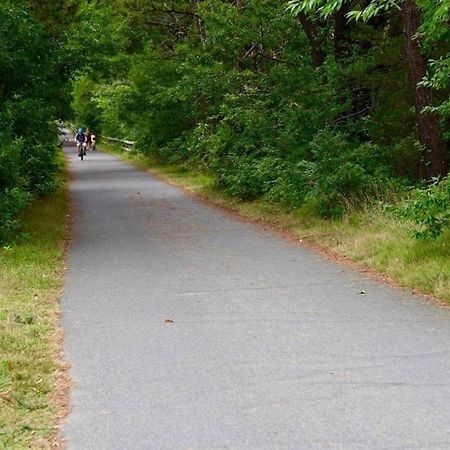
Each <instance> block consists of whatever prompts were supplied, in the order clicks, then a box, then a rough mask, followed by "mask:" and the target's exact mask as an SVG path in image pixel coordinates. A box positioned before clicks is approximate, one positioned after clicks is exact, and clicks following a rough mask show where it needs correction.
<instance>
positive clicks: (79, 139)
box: [75, 128, 86, 156]
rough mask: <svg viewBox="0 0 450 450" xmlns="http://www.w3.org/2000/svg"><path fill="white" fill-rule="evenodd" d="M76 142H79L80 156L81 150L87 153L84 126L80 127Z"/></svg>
mask: <svg viewBox="0 0 450 450" xmlns="http://www.w3.org/2000/svg"><path fill="white" fill-rule="evenodd" d="M75 143H76V144H77V149H78V156H80V155H81V152H83V153H84V154H85V150H84V144H85V143H86V135H85V134H84V131H83V128H78V133H77V134H76V135H75Z"/></svg>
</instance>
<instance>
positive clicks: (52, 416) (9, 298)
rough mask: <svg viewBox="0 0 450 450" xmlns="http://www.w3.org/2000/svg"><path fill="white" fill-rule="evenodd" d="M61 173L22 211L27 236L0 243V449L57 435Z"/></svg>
mask: <svg viewBox="0 0 450 450" xmlns="http://www.w3.org/2000/svg"><path fill="white" fill-rule="evenodd" d="M65 177H66V174H65V172H64V173H63V175H62V178H63V179H62V181H63V183H62V184H63V186H62V187H61V188H60V189H59V190H58V191H57V192H55V193H54V194H52V195H51V196H49V197H47V198H45V199H42V200H38V201H36V202H35V203H34V204H33V205H32V206H31V208H30V209H28V210H27V211H26V212H25V213H24V214H23V216H22V221H23V224H24V226H23V229H24V232H25V237H24V238H22V239H19V241H18V243H17V244H14V245H12V246H11V247H8V248H3V249H0V448H5V449H6V448H7V449H14V448H17V449H23V448H49V446H50V445H51V444H52V443H53V442H55V439H56V423H57V422H56V421H57V416H58V414H60V411H61V408H62V404H61V402H58V401H57V396H58V395H61V390H62V388H63V383H62V379H63V377H62V374H63V373H64V370H63V368H62V365H61V363H60V362H59V351H60V333H59V330H58V313H59V304H58V301H59V297H60V294H61V289H62V277H63V270H64V238H65V234H66V223H67V215H68V208H69V206H68V203H69V202H68V199H67V195H66V180H65Z"/></svg>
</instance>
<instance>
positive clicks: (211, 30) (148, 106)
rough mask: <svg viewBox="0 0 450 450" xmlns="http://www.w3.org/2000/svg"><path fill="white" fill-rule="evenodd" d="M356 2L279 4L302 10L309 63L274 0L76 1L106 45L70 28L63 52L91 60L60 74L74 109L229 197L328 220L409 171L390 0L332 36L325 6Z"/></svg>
mask: <svg viewBox="0 0 450 450" xmlns="http://www.w3.org/2000/svg"><path fill="white" fill-rule="evenodd" d="M425 3H426V2H424V3H423V4H422V3H421V4H420V7H421V8H422V10H423V12H424V15H425V16H426V17H427V19H426V20H425V21H424V28H423V31H422V32H423V33H424V34H427V36H428V38H429V40H428V41H427V42H429V44H427V45H429V46H430V54H431V55H432V56H439V61H443V59H442V58H444V57H446V49H445V48H444V47H442V46H438V48H437V49H436V46H435V45H434V46H433V47H432V45H433V43H434V42H436V40H437V39H441V38H442V34H439V37H438V36H437V35H436V34H434V35H433V36H432V34H433V33H435V32H434V31H433V33H432V32H431V31H430V30H431V28H430V27H431V25H427V24H428V23H431V22H432V21H434V23H435V24H436V23H441V24H442V23H443V21H444V22H445V17H444V16H445V14H444V16H443V12H442V8H441V9H440V10H439V11H438V12H436V11H437V10H436V9H435V8H432V7H430V6H426V5H425ZM439 3H440V0H439ZM358 5H359V6H361V5H360V4H359V3H356V2H347V1H344V0H314V1H297V2H290V4H289V7H288V8H290V10H291V12H293V13H295V14H298V13H299V12H302V13H305V14H307V17H308V18H309V20H310V21H311V23H310V26H311V27H313V30H312V31H313V33H312V34H313V35H314V36H315V38H316V39H317V42H318V44H319V47H320V51H321V52H322V53H323V58H322V59H321V60H320V64H312V63H311V52H312V44H313V43H312V41H311V34H308V33H307V32H305V30H306V29H305V28H302V24H301V23H299V21H298V20H297V18H296V17H293V14H289V13H286V3H283V2H273V1H271V0H262V1H261V0H259V1H257V0H246V1H245V2H243V3H241V2H239V4H237V3H236V2H230V1H225V0H201V1H198V2H190V1H184V0H179V1H154V2H151V6H149V5H148V3H147V2H144V1H142V0H126V1H125V0H114V1H112V2H111V1H109V2H106V0H96V1H95V2H82V7H81V8H80V10H79V15H78V16H76V17H77V19H76V22H79V18H81V17H82V16H83V15H85V14H86V11H92V14H90V13H89V14H90V17H91V23H90V24H89V28H90V29H93V30H94V29H95V30H98V29H103V28H104V29H105V30H106V34H107V35H108V39H109V41H108V42H107V43H102V39H103V37H99V38H98V41H96V42H87V41H88V40H89V39H88V38H87V37H86V36H83V35H82V32H81V31H80V33H81V34H79V31H78V30H77V29H76V26H77V25H76V23H74V25H73V26H72V27H75V28H73V32H72V33H71V37H70V44H69V48H70V49H72V51H75V54H83V52H82V51H78V50H77V49H78V48H79V49H85V50H84V51H85V52H87V53H88V54H89V56H90V57H89V58H84V59H80V63H79V66H78V69H79V72H78V75H77V76H76V78H75V81H74V84H73V86H74V89H73V95H74V102H73V105H74V109H75V112H76V114H77V118H78V120H79V121H80V123H82V124H83V125H85V126H91V127H95V128H96V129H97V131H99V132H101V133H104V134H108V135H112V136H114V137H126V138H128V139H132V140H135V141H136V142H137V145H136V149H137V150H138V151H139V152H142V153H145V154H148V155H151V156H153V157H156V158H157V159H159V160H160V161H161V162H168V163H174V162H175V163H177V164H180V165H183V166H185V167H188V168H193V169H194V170H196V171H198V172H200V173H206V174H208V176H211V177H212V178H213V179H214V185H215V187H216V188H218V189H221V190H223V191H224V192H226V193H227V194H228V195H231V196H234V197H236V198H238V199H243V200H253V199H258V198H262V199H264V201H267V202H272V203H274V202H275V203H280V204H283V205H284V206H286V207H288V208H297V207H300V206H301V205H302V204H305V203H307V204H309V205H311V204H313V205H314V207H315V209H316V212H318V213H319V214H321V215H322V216H325V217H336V216H339V215H341V214H342V213H343V211H345V210H346V209H348V208H349V207H351V208H358V207H359V206H360V205H362V204H364V203H366V202H367V201H378V200H381V199H383V198H387V197H389V196H390V195H391V193H392V191H396V190H398V189H399V188H401V186H403V185H404V178H407V179H409V180H410V181H413V180H414V179H416V178H418V176H419V173H418V167H419V166H420V154H421V147H420V145H419V144H418V136H417V124H416V114H415V111H414V103H413V101H412V98H411V92H410V84H409V82H408V73H407V64H406V60H405V54H404V52H405V50H404V39H403V36H402V31H401V27H400V26H399V25H400V24H399V16H398V6H399V5H400V3H396V2H393V1H383V0H380V1H373V2H368V3H367V2H366V4H365V6H364V7H363V8H362V9H361V10H360V11H359V12H358V13H351V14H350V15H349V17H350V18H354V19H358V20H357V21H355V20H352V21H349V22H346V21H345V20H344V23H343V24H341V26H342V27H343V29H342V30H341V31H342V32H341V34H340V35H339V33H336V29H335V27H336V26H337V25H336V22H335V20H334V18H335V16H336V15H338V14H339V13H340V12H341V10H343V11H344V12H345V14H344V19H345V15H347V14H348V12H349V11H351V10H352V9H357V7H358ZM441 6H442V5H441ZM444 12H445V11H444ZM436 14H437V15H436ZM443 17H444V18H443ZM426 27H428V28H426ZM114 29H117V30H119V32H115V31H114ZM310 31H311V30H310ZM339 36H340V37H339ZM338 39H341V40H343V42H339V41H338ZM332 44H333V45H332ZM340 45H341V47H342V49H343V50H339V49H338V47H339V46H340ZM77 52H78V53H77ZM437 61H438V59H436V66H435V67H436V70H431V71H430V81H429V82H433V83H434V84H435V85H437V83H438V81H437V78H433V79H432V78H431V77H438V76H440V77H441V78H442V80H441V81H440V83H441V85H442V83H443V80H444V78H446V77H445V71H444V70H443V69H441V68H438V67H437V66H438V65H439V64H443V63H441V62H437ZM431 67H433V66H431ZM438 69H439V70H438ZM445 81H446V80H445ZM440 89H441V90H442V91H443V93H445V94H447V93H448V90H446V89H447V87H441V88H440ZM443 95H444V94H443ZM436 107H441V108H442V111H441V112H442V114H443V115H444V112H443V111H444V106H443V104H441V106H438V105H436Z"/></svg>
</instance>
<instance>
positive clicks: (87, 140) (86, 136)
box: [85, 128, 92, 150]
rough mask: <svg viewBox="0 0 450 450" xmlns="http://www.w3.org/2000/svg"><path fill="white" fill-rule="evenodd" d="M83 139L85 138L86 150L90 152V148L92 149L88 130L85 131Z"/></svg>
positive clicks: (90, 134)
mask: <svg viewBox="0 0 450 450" xmlns="http://www.w3.org/2000/svg"><path fill="white" fill-rule="evenodd" d="M85 138H86V148H87V149H88V150H91V148H92V132H91V130H90V129H89V128H88V129H87V130H86V133H85Z"/></svg>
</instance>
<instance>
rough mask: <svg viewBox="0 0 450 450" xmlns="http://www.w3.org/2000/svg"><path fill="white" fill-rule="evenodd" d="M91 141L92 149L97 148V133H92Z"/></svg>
mask: <svg viewBox="0 0 450 450" xmlns="http://www.w3.org/2000/svg"><path fill="white" fill-rule="evenodd" d="M91 141H92V150H97V148H96V146H97V136H96V135H95V133H92V136H91Z"/></svg>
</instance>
